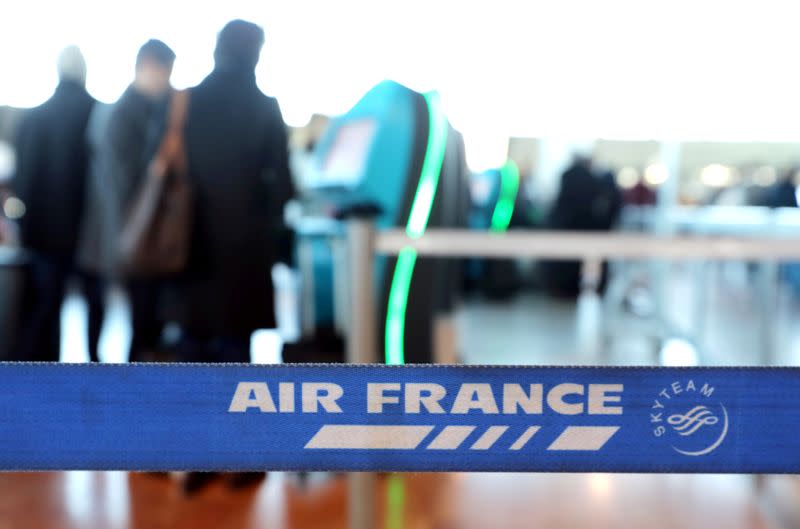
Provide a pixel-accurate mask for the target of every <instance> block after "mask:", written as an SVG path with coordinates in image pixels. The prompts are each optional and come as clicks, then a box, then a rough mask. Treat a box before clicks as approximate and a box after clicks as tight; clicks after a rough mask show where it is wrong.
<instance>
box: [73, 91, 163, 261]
mask: <svg viewBox="0 0 800 529" xmlns="http://www.w3.org/2000/svg"><path fill="white" fill-rule="evenodd" d="M167 101H168V98H167V97H165V98H163V100H161V101H153V100H151V99H149V98H147V97H145V96H144V95H142V94H140V93H139V92H137V91H136V90H135V89H134V88H133V87H129V88H128V89H127V90H126V91H125V93H124V94H122V96H121V97H120V99H119V100H118V101H117V102H116V103H114V105H113V106H107V105H97V107H96V109H95V111H94V112H92V116H91V121H90V122H89V127H88V144H89V146H90V148H91V153H92V157H91V170H90V176H89V184H88V189H87V199H86V200H87V202H86V215H85V217H84V222H83V226H82V231H81V242H80V248H79V263H80V265H81V266H82V267H83V268H84V269H86V270H89V271H92V272H95V273H101V274H112V273H114V272H115V270H114V264H115V244H116V240H117V239H118V237H119V233H120V230H121V226H122V222H123V221H124V219H125V216H126V212H127V210H128V209H129V208H130V206H131V204H132V203H133V200H134V199H135V197H136V193H137V191H138V190H139V189H140V188H141V185H142V183H143V180H144V177H145V172H146V170H147V166H148V165H149V163H150V161H151V160H152V159H153V156H154V155H155V152H156V150H157V149H158V146H159V144H160V142H161V138H162V137H163V135H164V129H165V126H166V113H167Z"/></svg>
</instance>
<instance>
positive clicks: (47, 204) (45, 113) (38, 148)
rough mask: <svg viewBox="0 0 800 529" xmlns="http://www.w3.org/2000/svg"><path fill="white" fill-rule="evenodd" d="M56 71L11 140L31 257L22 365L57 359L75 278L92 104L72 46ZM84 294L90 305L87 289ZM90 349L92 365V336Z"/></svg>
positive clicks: (25, 241) (22, 234) (23, 229)
mask: <svg viewBox="0 0 800 529" xmlns="http://www.w3.org/2000/svg"><path fill="white" fill-rule="evenodd" d="M57 69H58V79H59V82H58V86H57V87H56V90H55V93H54V94H53V96H52V97H51V98H50V99H48V100H47V101H46V102H45V103H44V104H42V105H41V106H39V107H36V108H34V109H32V110H31V111H30V112H29V113H28V114H27V115H26V116H25V117H24V118H23V120H22V122H21V123H20V126H19V131H18V134H17V145H16V149H17V153H16V154H17V166H16V172H15V176H14V179H13V188H14V192H15V194H16V195H17V196H18V197H19V198H20V199H21V200H22V202H23V203H24V204H25V210H26V212H25V215H24V216H23V217H22V218H21V219H20V221H19V227H20V237H21V239H22V244H23V245H24V246H25V247H26V248H27V249H28V250H30V251H31V253H32V262H31V266H30V269H29V274H28V280H27V281H26V284H27V287H26V296H25V306H24V307H23V309H22V312H23V315H22V324H21V326H22V329H21V332H20V337H19V341H18V343H17V351H16V353H15V356H16V357H17V358H19V359H21V360H38V361H58V360H59V349H60V343H61V333H60V321H61V318H60V311H61V304H62V302H63V299H64V296H65V293H66V286H67V281H68V280H69V279H70V277H71V276H72V275H73V274H74V272H75V266H74V264H75V253H76V247H77V241H78V233H79V229H80V222H81V218H82V216H83V206H84V190H85V185H86V174H87V168H88V152H87V147H86V142H85V136H86V126H87V122H88V120H89V113H90V112H91V109H92V107H93V105H94V103H95V101H94V99H93V98H92V97H91V96H90V95H89V93H88V92H87V91H86V87H85V85H86V61H85V60H84V58H83V55H82V53H81V51H80V49H79V48H78V47H76V46H69V47H67V48H65V49H64V50H62V52H61V54H60V55H59V57H58V62H57ZM86 290H87V292H86V294H87V298H88V299H93V294H94V292H93V291H92V290H91V287H90V286H89V288H87V289H86ZM90 305H91V303H90ZM89 319H90V322H91V324H92V325H90V327H92V328H93V329H94V328H97V329H99V323H98V321H100V320H102V314H100V313H98V312H96V311H90V314H89ZM96 334H98V335H99V331H98V332H97V333H96ZM89 343H90V348H91V349H92V351H93V359H95V360H96V343H97V336H94V335H93V336H90V339H89Z"/></svg>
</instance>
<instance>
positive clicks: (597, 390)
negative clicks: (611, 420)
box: [589, 384, 623, 415]
mask: <svg viewBox="0 0 800 529" xmlns="http://www.w3.org/2000/svg"><path fill="white" fill-rule="evenodd" d="M622 390H623V386H622V384H589V415H622V406H606V403H609V402H622V395H609V393H622Z"/></svg>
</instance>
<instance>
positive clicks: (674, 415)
mask: <svg viewBox="0 0 800 529" xmlns="http://www.w3.org/2000/svg"><path fill="white" fill-rule="evenodd" d="M714 391H715V388H714V387H713V386H710V385H709V384H707V383H704V384H703V385H698V384H696V383H695V382H694V380H688V381H686V382H681V381H677V382H673V383H672V384H670V385H669V387H667V388H664V389H662V390H661V392H659V393H658V396H657V397H656V398H655V399H654V401H653V405H652V407H651V410H650V424H651V425H652V426H653V435H654V436H655V437H657V438H660V439H664V440H666V441H667V442H669V444H670V446H671V447H672V449H673V450H675V451H676V452H678V453H679V454H683V455H685V456H693V457H697V456H704V455H707V454H710V453H712V452H713V451H714V450H716V449H717V448H719V446H720V445H721V444H722V443H723V442H724V441H725V438H726V437H727V436H728V428H729V426H730V424H729V419H728V410H727V409H726V408H725V405H724V404H723V403H722V402H720V401H719V400H718V399H716V398H715V397H714Z"/></svg>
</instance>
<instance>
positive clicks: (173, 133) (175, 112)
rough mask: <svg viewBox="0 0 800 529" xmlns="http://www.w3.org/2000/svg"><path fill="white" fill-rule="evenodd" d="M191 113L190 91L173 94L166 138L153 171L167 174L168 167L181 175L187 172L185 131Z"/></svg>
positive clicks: (177, 91)
mask: <svg viewBox="0 0 800 529" xmlns="http://www.w3.org/2000/svg"><path fill="white" fill-rule="evenodd" d="M188 111H189V91H188V90H176V91H174V92H173V93H172V97H171V99H170V105H169V116H168V117H167V127H166V130H165V131H164V137H163V139H162V140H161V145H160V146H159V149H158V152H157V153H156V156H155V158H154V160H153V165H152V166H151V170H152V169H154V168H156V167H157V169H156V171H157V172H162V173H165V172H166V169H167V167H172V168H173V169H176V170H177V171H178V172H179V173H183V172H184V171H185V170H186V153H185V151H184V142H183V129H184V126H185V124H186V118H187V114H188Z"/></svg>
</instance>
